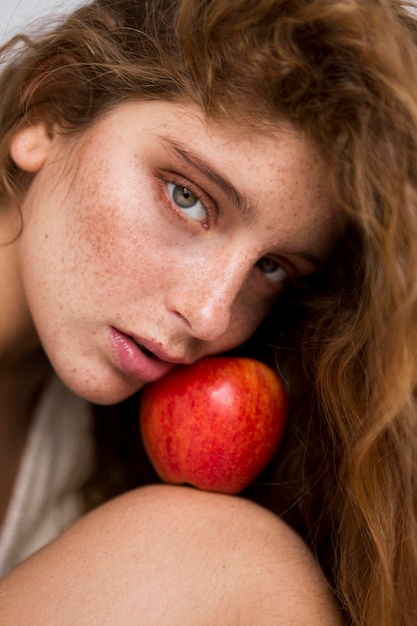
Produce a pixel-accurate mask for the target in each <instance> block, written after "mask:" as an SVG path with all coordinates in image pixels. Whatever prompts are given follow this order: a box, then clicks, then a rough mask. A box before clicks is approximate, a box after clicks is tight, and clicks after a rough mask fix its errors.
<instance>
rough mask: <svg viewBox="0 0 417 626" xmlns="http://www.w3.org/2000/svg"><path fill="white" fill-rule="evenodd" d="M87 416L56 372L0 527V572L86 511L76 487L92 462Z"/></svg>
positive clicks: (89, 418) (81, 402) (83, 405)
mask: <svg viewBox="0 0 417 626" xmlns="http://www.w3.org/2000/svg"><path fill="white" fill-rule="evenodd" d="M91 422H92V416H91V412H90V410H89V407H88V404H87V402H86V401H85V400H82V399H81V398H79V397H77V396H75V395H74V394H73V393H72V392H71V391H69V389H67V388H66V387H65V386H64V385H63V383H62V382H61V381H60V380H59V379H58V378H57V377H54V378H53V379H52V381H51V382H50V384H49V385H48V387H47V389H46V390H45V392H44V394H43V396H42V398H41V401H40V403H39V406H38V408H37V410H36V414H35V416H34V420H33V424H32V426H31V429H30V431H29V435H28V440H27V444H26V448H25V451H24V454H23V458H22V461H21V465H20V469H19V474H18V477H17V480H16V483H15V486H14V490H13V494H12V497H11V501H10V505H9V508H8V511H7V514H6V518H5V520H4V524H3V527H2V529H1V532H0V576H2V575H3V574H5V573H6V572H7V571H8V570H10V569H11V568H12V567H14V566H15V565H17V563H19V562H20V561H22V560H23V559H25V558H26V557H27V556H29V555H30V554H32V553H33V552H35V551H36V550H38V549H39V548H41V547H42V546H44V545H45V544H47V543H49V542H50V541H52V539H54V538H55V537H56V536H57V535H59V534H60V533H61V532H62V531H63V530H64V529H65V528H66V527H67V526H69V525H70V524H71V523H72V522H73V521H75V520H76V519H77V518H78V517H80V516H81V515H82V514H83V513H84V508H83V504H82V499H81V497H80V495H79V487H80V486H81V485H82V484H83V483H84V482H85V480H86V479H87V478H88V476H89V475H90V473H91V471H92V468H93V463H94V458H93V440H92V435H91Z"/></svg>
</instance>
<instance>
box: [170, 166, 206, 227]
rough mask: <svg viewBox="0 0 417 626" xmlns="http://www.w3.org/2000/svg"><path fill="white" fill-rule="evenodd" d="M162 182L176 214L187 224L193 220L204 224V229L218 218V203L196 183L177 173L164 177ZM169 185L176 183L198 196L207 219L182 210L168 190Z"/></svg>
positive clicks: (200, 224) (201, 224) (175, 184)
mask: <svg viewBox="0 0 417 626" xmlns="http://www.w3.org/2000/svg"><path fill="white" fill-rule="evenodd" d="M162 183H163V186H164V190H165V195H166V197H167V199H168V203H169V205H170V207H171V208H172V209H173V210H174V212H175V214H176V215H177V216H178V217H179V218H180V219H182V220H183V221H185V222H186V223H187V224H190V222H191V223H194V224H198V225H199V226H202V227H203V228H204V229H208V228H209V227H210V223H211V222H212V221H215V220H216V217H217V213H218V207H217V205H216V203H215V202H214V201H213V200H212V199H211V198H210V197H209V196H207V194H205V193H204V192H203V191H202V190H201V189H200V188H199V187H197V186H196V185H194V183H191V182H190V181H188V180H186V179H184V178H182V177H181V176H179V175H177V174H175V176H174V175H171V176H170V177H169V178H168V177H167V178H163V179H162ZM168 185H174V186H175V187H177V186H178V187H183V188H184V189H187V191H189V192H190V193H191V194H192V195H193V196H195V197H196V198H197V200H198V201H199V202H201V205H202V207H203V209H204V210H205V211H206V213H207V219H205V220H198V219H193V218H192V217H188V216H187V214H186V213H184V212H183V211H181V209H180V208H179V207H178V206H177V205H176V204H175V202H174V201H173V200H172V198H171V196H170V193H169V191H168ZM184 210H185V208H184Z"/></svg>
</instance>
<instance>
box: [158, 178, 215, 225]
mask: <svg viewBox="0 0 417 626" xmlns="http://www.w3.org/2000/svg"><path fill="white" fill-rule="evenodd" d="M166 186H167V191H168V195H169V196H170V198H171V200H172V201H173V202H174V204H175V205H176V206H177V207H178V209H179V210H180V211H181V212H182V213H184V215H186V216H187V217H189V218H190V219H192V220H196V221H197V222H203V221H205V220H207V217H208V215H207V210H206V208H205V207H204V205H203V203H202V202H201V200H200V199H199V198H198V197H197V196H196V195H195V194H194V193H193V192H192V191H190V190H189V189H187V187H184V186H183V185H176V184H175V183H166Z"/></svg>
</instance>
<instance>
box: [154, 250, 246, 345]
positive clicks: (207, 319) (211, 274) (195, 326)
mask: <svg viewBox="0 0 417 626" xmlns="http://www.w3.org/2000/svg"><path fill="white" fill-rule="evenodd" d="M248 265H249V263H247V262H246V263H245V262H244V261H243V260H242V259H239V258H230V257H229V258H228V259H225V258H224V256H223V255H219V256H218V257H217V258H216V260H215V261H214V262H213V261H212V262H210V263H201V264H198V265H193V267H192V268H189V269H188V271H187V272H186V276H184V275H183V274H182V275H181V276H177V277H176V282H175V284H172V283H171V288H170V289H169V291H168V294H167V297H166V305H167V307H168V309H169V310H170V312H171V313H173V314H174V315H175V316H176V317H177V318H179V319H180V320H181V323H182V324H183V325H184V326H185V328H186V330H187V332H188V333H190V334H191V335H192V336H193V337H195V338H197V339H200V340H202V341H206V342H209V341H216V340H218V339H221V338H222V337H223V336H224V335H225V334H226V333H227V331H228V329H229V327H230V323H231V320H232V315H233V312H234V310H235V308H236V303H237V300H238V298H239V295H240V293H241V290H242V287H243V285H244V283H245V281H246V280H247V275H248ZM250 265H252V264H250Z"/></svg>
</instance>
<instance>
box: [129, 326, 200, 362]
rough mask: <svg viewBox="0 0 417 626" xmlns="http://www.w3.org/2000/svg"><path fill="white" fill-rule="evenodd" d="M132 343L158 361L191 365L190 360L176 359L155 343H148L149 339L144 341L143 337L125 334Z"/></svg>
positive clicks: (176, 357)
mask: <svg viewBox="0 0 417 626" xmlns="http://www.w3.org/2000/svg"><path fill="white" fill-rule="evenodd" d="M126 334H127V335H128V336H129V337H130V338H131V339H133V341H134V342H135V343H136V344H137V345H138V347H139V348H145V350H147V351H148V352H151V353H152V355H154V356H155V357H157V358H158V359H159V360H160V361H166V362H168V363H175V364H176V365H187V364H189V363H191V361H190V360H188V359H186V358H184V357H178V356H175V355H173V354H170V353H169V352H167V351H166V350H164V348H162V347H161V346H160V345H157V344H156V343H155V342H153V341H150V340H149V339H144V338H143V337H138V336H137V335H132V334H131V333H126Z"/></svg>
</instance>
